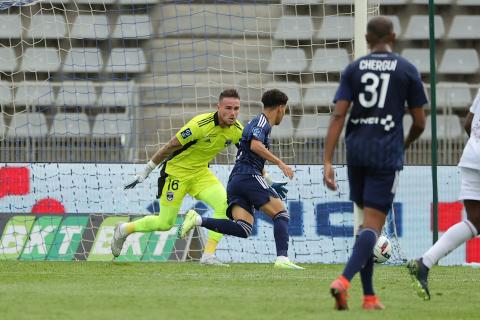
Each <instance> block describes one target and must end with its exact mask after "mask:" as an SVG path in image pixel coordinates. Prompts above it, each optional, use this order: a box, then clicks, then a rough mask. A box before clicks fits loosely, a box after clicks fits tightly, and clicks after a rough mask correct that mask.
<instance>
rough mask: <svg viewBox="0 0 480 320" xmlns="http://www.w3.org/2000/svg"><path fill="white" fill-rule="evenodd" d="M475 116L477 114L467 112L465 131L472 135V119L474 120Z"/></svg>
mask: <svg viewBox="0 0 480 320" xmlns="http://www.w3.org/2000/svg"><path fill="white" fill-rule="evenodd" d="M474 116H475V114H473V113H471V112H469V113H467V117H466V118H465V126H464V128H465V131H466V132H467V134H468V136H469V137H470V131H471V130H472V121H473V117H474Z"/></svg>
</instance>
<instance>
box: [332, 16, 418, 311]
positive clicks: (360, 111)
mask: <svg viewBox="0 0 480 320" xmlns="http://www.w3.org/2000/svg"><path fill="white" fill-rule="evenodd" d="M366 40H367V43H368V45H369V48H370V49H371V53H370V54H368V55H366V56H364V57H362V58H360V59H358V60H356V61H354V62H353V63H351V64H350V65H349V66H347V68H346V69H345V70H344V72H343V73H342V76H341V79H340V85H339V88H338V90H337V92H336V94H335V99H334V101H335V109H334V111H333V114H332V117H331V121H330V125H329V128H328V133H327V138H326V143H325V150H324V173H323V174H324V182H325V184H326V186H327V187H328V188H329V189H331V190H336V188H337V187H336V183H335V173H334V169H333V167H332V158H333V152H334V149H335V145H336V143H337V141H338V137H339V136H340V133H341V131H342V128H343V125H344V122H345V118H346V115H347V111H348V109H349V108H350V106H352V108H351V112H350V117H349V119H348V122H347V128H346V134H345V141H346V146H347V168H348V181H349V186H350V199H351V200H352V201H353V202H354V203H355V205H356V206H358V207H359V208H360V209H361V210H363V215H364V221H363V224H362V225H361V226H360V228H359V230H358V236H357V238H356V241H355V245H354V247H353V252H352V255H351V256H350V258H349V260H348V262H347V264H346V266H345V269H344V271H343V273H342V274H341V275H340V276H339V277H338V278H337V279H336V280H334V281H333V282H332V284H331V286H330V293H331V294H332V296H333V297H334V299H335V308H336V309H337V310H346V309H348V304H347V298H348V288H349V286H350V281H351V280H352V278H353V277H354V275H355V274H356V273H357V272H360V277H361V281H362V286H363V294H364V298H363V305H362V307H363V308H364V309H366V310H378V309H384V306H383V305H382V304H381V303H380V301H379V299H378V297H377V296H376V295H375V293H374V290H373V248H374V246H375V243H376V242H377V238H378V236H379V234H380V233H381V230H382V227H383V225H384V223H385V219H386V217H387V214H388V212H389V210H390V208H391V206H392V203H393V197H394V194H395V187H396V184H397V179H398V172H399V170H401V169H402V168H403V154H404V148H407V147H408V146H409V145H410V144H411V143H412V142H413V141H414V140H415V139H416V138H418V137H419V136H420V134H421V133H422V132H423V130H424V128H425V113H424V110H423V108H422V107H423V105H425V104H426V103H427V98H426V96H425V91H424V88H423V84H422V81H421V79H420V75H419V73H418V71H417V69H416V68H415V67H414V66H413V65H412V64H411V63H409V62H408V61H406V60H405V59H403V58H402V57H400V56H398V55H397V54H394V53H392V50H391V47H392V44H393V42H394V40H395V33H394V32H393V25H392V22H391V21H390V20H389V19H387V18H385V17H381V16H380V17H375V18H373V19H372V20H370V21H369V23H368V25H367V34H366ZM405 104H407V106H408V110H409V112H410V114H411V115H412V118H413V123H412V126H411V128H410V131H409V133H408V136H407V138H406V139H405V141H404V137H403V128H402V119H403V115H404V112H405Z"/></svg>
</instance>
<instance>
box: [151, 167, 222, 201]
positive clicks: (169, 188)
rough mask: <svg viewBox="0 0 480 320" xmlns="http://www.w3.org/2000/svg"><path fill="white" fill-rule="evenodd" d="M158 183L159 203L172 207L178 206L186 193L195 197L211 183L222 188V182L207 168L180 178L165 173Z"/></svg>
mask: <svg viewBox="0 0 480 320" xmlns="http://www.w3.org/2000/svg"><path fill="white" fill-rule="evenodd" d="M158 183H159V195H160V197H159V198H160V204H161V205H162V206H173V207H180V206H181V205H182V201H183V198H184V197H185V195H186V194H187V193H188V194H189V195H191V196H192V197H196V195H197V194H198V193H200V192H201V191H203V190H205V189H207V188H209V187H211V186H212V185H215V184H220V185H221V186H222V188H223V185H222V183H221V182H220V181H219V180H218V179H217V177H216V176H215V175H214V174H213V173H212V172H211V171H210V170H209V169H205V170H202V171H200V172H197V173H195V175H192V176H188V177H181V178H178V177H175V176H172V175H166V176H165V177H161V178H160V179H159V182H158ZM162 184H163V186H162Z"/></svg>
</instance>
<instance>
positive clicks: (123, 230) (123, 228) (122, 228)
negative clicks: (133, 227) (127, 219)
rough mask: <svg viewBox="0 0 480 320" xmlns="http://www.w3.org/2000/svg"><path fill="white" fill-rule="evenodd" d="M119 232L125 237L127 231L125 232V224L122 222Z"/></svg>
mask: <svg viewBox="0 0 480 320" xmlns="http://www.w3.org/2000/svg"><path fill="white" fill-rule="evenodd" d="M119 229H120V234H121V235H122V236H123V237H126V236H128V233H127V224H126V223H122V224H121V225H120V228H119Z"/></svg>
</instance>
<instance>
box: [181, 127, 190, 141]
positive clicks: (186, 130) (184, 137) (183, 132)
mask: <svg viewBox="0 0 480 320" xmlns="http://www.w3.org/2000/svg"><path fill="white" fill-rule="evenodd" d="M180 135H181V136H182V138H183V139H187V138H188V137H190V136H191V135H192V131H191V130H190V128H187V129H185V130H183V131H182V132H180Z"/></svg>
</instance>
